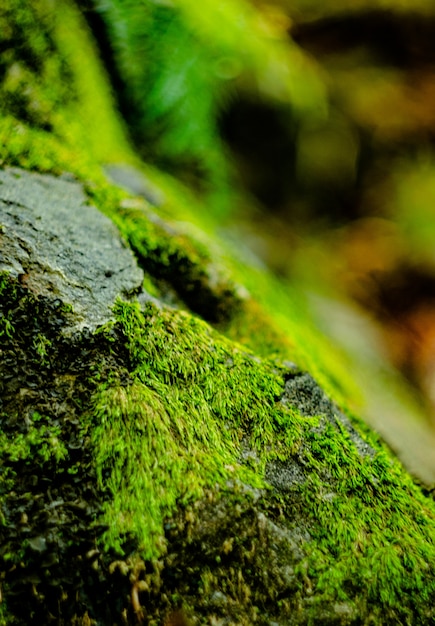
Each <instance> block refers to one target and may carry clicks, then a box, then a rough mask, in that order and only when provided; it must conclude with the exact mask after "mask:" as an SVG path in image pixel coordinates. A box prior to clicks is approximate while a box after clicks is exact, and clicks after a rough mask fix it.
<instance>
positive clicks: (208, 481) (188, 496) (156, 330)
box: [91, 302, 301, 557]
mask: <svg viewBox="0 0 435 626" xmlns="http://www.w3.org/2000/svg"><path fill="white" fill-rule="evenodd" d="M115 314H116V318H117V325H116V327H115V328H118V331H120V332H121V335H122V337H123V338H124V339H123V341H125V342H126V344H127V348H128V353H129V359H130V371H131V375H132V377H133V382H132V384H131V386H128V387H126V388H124V387H120V386H119V385H112V386H109V387H103V388H102V390H101V391H100V392H99V393H98V394H97V395H96V397H95V399H94V403H95V406H94V410H93V415H92V418H91V419H92V424H93V426H92V432H93V435H92V441H93V443H94V446H95V449H96V466H97V468H98V475H99V481H100V487H101V488H102V489H103V488H105V489H108V490H109V492H110V495H111V498H110V501H109V503H108V504H107V506H106V512H105V522H106V523H107V525H108V526H109V531H108V533H107V535H106V540H107V544H108V545H109V546H116V547H117V548H120V544H119V538H120V537H122V536H123V535H126V534H127V533H134V534H135V535H136V536H137V537H138V538H139V540H140V543H141V545H142V550H143V552H144V555H145V556H147V557H150V556H156V555H157V554H158V551H157V552H156V546H157V547H158V541H159V536H161V535H163V520H164V518H165V517H166V516H168V515H169V514H171V513H172V512H173V511H174V510H175V505H176V504H177V502H178V503H180V502H181V503H183V502H187V501H189V500H192V499H195V498H198V497H199V496H200V495H201V494H202V493H203V489H204V487H210V486H212V485H213V484H215V483H216V481H217V482H219V483H224V482H225V481H226V480H227V479H228V478H229V477H232V478H234V477H237V478H239V479H243V480H245V481H246V480H249V482H250V483H251V484H254V485H261V484H263V479H262V473H261V471H260V472H258V470H257V468H256V469H255V471H252V470H249V468H247V467H246V466H243V465H242V464H241V462H240V442H241V440H242V439H244V438H245V439H246V445H249V446H252V447H253V448H255V449H256V450H258V451H261V450H263V451H264V449H266V448H267V450H268V456H269V457H270V456H274V455H279V454H280V453H281V452H282V451H283V450H284V451H285V453H286V454H287V453H288V451H289V450H292V449H293V448H294V447H295V446H296V445H297V442H298V441H299V438H300V430H301V424H300V422H301V418H300V417H298V416H297V415H296V414H295V413H294V411H292V410H291V409H288V408H286V407H284V406H283V405H281V404H279V403H277V400H278V398H279V397H280V395H281V392H282V385H283V380H282V377H281V376H280V375H279V372H278V371H277V369H276V366H275V365H274V364H273V363H271V362H267V361H264V362H260V361H258V360H257V359H256V358H254V356H253V354H251V353H249V352H246V350H242V349H241V348H237V346H234V345H233V344H231V343H230V342H229V341H226V340H225V339H224V338H223V337H221V336H219V335H218V334H217V333H215V332H213V331H212V330H211V329H210V327H209V326H207V325H206V324H205V323H204V322H202V321H201V320H199V319H197V318H195V317H192V316H191V315H189V314H187V313H182V312H179V311H165V310H163V311H162V310H159V309H157V308H156V307H155V306H154V305H148V307H147V308H146V310H145V312H142V311H141V310H140V308H139V305H138V304H130V303H125V302H119V303H118V304H117V307H116V309H115ZM111 331H112V329H111ZM260 458H261V457H260ZM264 462H265V457H264V458H263V460H260V461H259V463H260V466H261V463H263V465H264ZM144 509H145V510H146V511H147V517H146V518H144V517H143V514H142V513H141V512H143V510H144ZM160 547H161V546H160Z"/></svg>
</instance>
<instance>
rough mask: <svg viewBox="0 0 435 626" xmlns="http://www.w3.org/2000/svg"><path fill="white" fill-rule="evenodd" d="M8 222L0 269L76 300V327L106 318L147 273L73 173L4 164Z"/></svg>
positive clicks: (3, 208)
mask: <svg viewBox="0 0 435 626" xmlns="http://www.w3.org/2000/svg"><path fill="white" fill-rule="evenodd" d="M0 224H1V236H0V271H5V272H8V273H9V274H11V275H12V276H13V277H15V278H19V279H20V281H21V282H22V283H23V284H25V285H26V286H27V288H28V289H30V290H31V291H32V292H33V293H35V294H36V295H44V296H47V297H49V298H50V299H53V300H56V299H58V300H60V301H62V302H63V303H66V304H70V305H71V306H72V308H73V311H74V326H75V327H76V328H78V327H85V326H86V327H88V328H89V329H91V330H93V329H95V328H96V327H97V326H100V325H101V324H104V323H105V322H107V321H108V320H109V319H110V318H111V307H112V306H113V304H114V302H115V300H116V298H117V297H118V296H122V297H123V298H127V299H128V298H130V297H131V296H132V295H134V294H138V293H139V292H140V291H141V288H142V281H143V272H142V270H141V269H140V268H139V267H138V265H137V263H136V260H135V258H134V256H133V253H132V252H131V250H130V249H129V248H128V247H127V245H126V244H125V242H124V241H123V240H122V238H121V236H120V234H119V232H118V231H117V228H116V226H115V225H114V224H113V222H111V221H110V220H109V218H107V217H106V216H105V215H103V214H102V213H101V212H100V211H98V210H97V209H96V208H95V207H93V206H92V205H90V204H89V202H88V199H87V197H86V195H85V193H84V191H83V187H82V185H80V184H79V183H78V182H76V181H75V180H71V179H70V178H69V177H67V176H62V177H55V176H51V175H48V174H37V173H34V172H26V171H25V170H21V169H18V168H8V169H5V170H3V171H0Z"/></svg>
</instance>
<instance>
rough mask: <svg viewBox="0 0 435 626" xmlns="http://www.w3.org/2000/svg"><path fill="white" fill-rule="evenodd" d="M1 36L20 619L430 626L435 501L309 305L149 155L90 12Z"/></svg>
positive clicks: (2, 438)
mask: <svg viewBox="0 0 435 626" xmlns="http://www.w3.org/2000/svg"><path fill="white" fill-rule="evenodd" d="M0 26H1V29H0V32H1V33H2V34H3V43H2V47H1V53H0V64H1V66H2V68H3V70H4V74H3V76H4V79H3V82H2V85H1V94H2V96H3V97H2V99H1V101H0V102H1V108H0V137H1V140H2V141H1V146H2V147H1V164H2V167H3V168H4V171H2V172H0V178H1V183H2V184H1V188H0V224H1V225H2V232H1V234H0V237H2V241H3V244H2V246H3V247H0V250H2V253H3V257H4V258H3V260H2V269H3V273H2V275H1V282H0V342H1V351H0V377H1V378H0V380H1V413H0V418H1V422H0V468H1V473H0V585H1V598H2V601H1V603H0V624H2V625H3V624H5V625H6V624H41V623H55V624H83V625H85V624H136V623H144V624H166V626H169V625H170V624H225V623H227V624H244V625H248V624H252V623H258V624H264V625H269V626H270V625H273V624H283V625H284V624H295V625H296V624H431V623H433V621H434V619H435V615H434V609H433V606H434V598H435V546H434V541H433V537H434V536H435V535H434V533H435V506H434V504H433V500H432V499H431V498H430V497H429V496H428V495H427V494H425V493H423V491H422V490H421V489H420V488H419V487H418V486H417V485H416V484H415V483H414V482H413V480H412V479H411V477H410V476H409V475H408V474H407V472H406V471H405V470H404V469H403V467H402V466H401V464H400V463H399V462H398V461H397V460H396V459H395V458H394V457H393V456H392V455H391V453H390V452H389V451H388V450H387V449H386V447H385V446H384V445H383V444H382V442H380V441H379V439H378V437H377V436H376V434H374V433H372V432H371V431H370V430H369V429H368V428H367V427H366V426H364V424H362V423H361V422H360V421H359V420H358V419H357V418H356V417H355V416H354V415H353V414H352V412H351V411H350V410H349V408H348V407H349V406H350V404H351V397H350V390H351V389H352V387H351V385H350V384H349V383H348V378H347V376H346V368H345V367H344V366H342V365H340V364H339V362H338V361H337V357H336V355H335V354H333V351H332V349H331V348H330V347H327V344H326V343H325V342H324V341H323V340H322V339H321V338H320V337H319V336H318V334H317V333H316V332H313V331H312V330H311V329H310V327H309V322H308V320H307V319H306V317H305V316H304V314H303V312H302V313H301V312H299V313H298V306H297V302H296V300H297V297H296V296H295V297H294V298H293V299H291V298H289V297H288V296H285V295H284V294H281V293H280V292H279V290H278V288H277V286H276V283H275V282H274V281H273V279H272V278H271V277H269V276H268V275H267V274H265V273H264V272H262V271H260V270H258V269H256V268H255V267H250V266H248V265H247V264H245V265H246V266H245V267H242V263H241V261H240V256H239V258H233V259H229V258H228V254H227V251H226V249H225V247H224V246H223V245H222V244H221V243H220V242H219V240H218V237H217V236H214V235H213V234H210V233H211V228H209V232H208V234H206V232H205V231H207V226H209V224H207V221H206V219H205V218H204V216H203V215H202V216H201V215H200V214H199V215H198V216H197V218H196V222H197V223H201V225H202V226H203V228H202V229H199V228H198V227H193V226H192V225H191V224H190V223H189V220H191V219H192V218H193V216H194V214H195V206H196V205H195V201H194V200H193V199H192V198H191V197H190V195H189V193H188V192H186V191H185V190H183V189H181V188H180V187H179V186H178V185H177V184H176V183H175V182H173V181H170V180H169V179H168V178H167V177H166V176H165V175H164V174H163V173H158V172H153V171H152V170H151V169H149V168H146V166H145V165H144V164H142V163H140V162H139V161H138V160H137V159H136V157H135V155H134V154H133V153H132V152H131V150H130V148H129V146H128V142H127V140H126V139H125V136H124V134H123V129H122V124H121V123H120V122H119V120H118V118H117V115H116V113H115V111H114V108H113V106H112V103H111V96H110V90H109V88H108V87H107V84H106V81H105V77H104V72H103V70H102V69H101V67H100V65H99V62H98V59H97V56H96V53H95V50H94V46H93V43H92V40H91V39H90V37H89V34H88V32H87V30H86V25H85V23H84V22H83V20H82V17H81V15H80V12H79V11H78V10H77V8H76V7H75V6H74V5H73V4H72V3H70V2H68V1H67V0H62V2H60V3H56V8H55V10H54V9H53V6H52V3H51V2H49V0H32V2H29V3H27V4H25V5H23V4H22V3H21V2H19V1H16V2H15V1H13V0H9V1H8V2H7V4H6V7H5V10H4V11H3V13H2V14H1V15H0ZM66 84H67V87H66V86H65V85H66ZM26 85H27V87H26ZM104 162H112V163H113V162H123V163H129V164H130V165H132V164H134V165H135V166H136V168H137V172H138V174H137V175H138V176H139V177H140V176H142V177H146V178H143V180H144V181H145V183H144V189H145V191H144V193H143V194H142V195H137V196H135V195H134V194H132V193H129V192H128V191H127V190H125V189H121V188H120V187H117V186H116V185H115V184H113V183H111V182H110V181H109V179H108V178H107V176H106V174H105V171H104V169H103V167H102V166H103V165H104ZM10 166H15V167H16V166H19V167H20V168H21V169H20V170H18V169H14V170H11V169H9V167H10ZM23 170H25V171H23ZM29 170H38V173H37V174H34V173H28V171H29ZM41 172H42V173H43V174H42V173H41ZM65 173H69V177H65ZM53 175H58V176H59V175H60V176H59V178H54V177H53ZM150 188H151V189H153V190H154V191H153V193H151V194H150V193H149V191H148V190H149V189H150ZM38 189H39V190H40V191H39V192H38V191H37V190H38ZM68 190H69V191H68ZM139 192H140V193H142V192H141V191H140V189H139ZM156 194H157V195H156ZM156 198H158V201H156ZM153 203H154V204H153ZM42 205H44V206H45V205H47V206H49V207H50V206H51V208H50V209H49V212H48V213H47V214H46V217H45V218H42V217H41V213H40V211H42V209H43V208H44V207H43V206H42ZM156 205H157V206H156ZM56 207H58V210H55V208H56ZM71 212H74V213H76V215H75V216H74V228H72V226H71V224H72V223H73V216H71V215H68V213H71ZM101 213H104V214H105V215H106V217H103V216H102V215H101ZM47 216H49V218H48V217H47ZM78 216H80V219H79V220H77V217H78ZM107 217H109V218H110V219H111V220H112V222H113V224H114V225H116V227H117V230H116V228H115V226H113V225H112V224H110V222H109V221H108V220H107ZM41 219H45V220H46V222H45V224H44V228H42V227H41V224H42V222H41ZM97 224H101V231H100V226H96V225H97ZM91 225H93V227H94V229H95V230H92V229H91ZM92 233H95V234H92ZM109 233H110V234H109ZM100 234H101V237H100ZM44 238H45V239H44ZM49 239H50V248H49V253H48V244H47V246H46V245H45V244H44V243H43V242H44V241H48V240H49ZM97 239H98V241H97ZM38 241H39V242H40V244H41V242H42V244H41V246H40V247H41V249H40V250H38V246H37V242H38ZM73 241H74V245H72V242H73ZM94 241H95V245H94ZM80 244H81V245H82V247H80ZM87 249H89V257H90V259H87V265H86V263H85V262H84V261H83V257H84V256H86V251H87ZM46 252H47V254H44V253H46ZM96 253H97V256H96V257H93V256H92V255H95V254H96ZM42 259H43V260H42ZM92 259H93V260H92ZM89 261H90V263H89ZM78 267H82V268H85V269H84V273H83V276H82V277H80V274H79V273H77V271H76V270H77V268H78ZM117 277H118V278H119V277H121V278H122V280H121V282H116V280H115V279H116V278H117ZM104 279H106V281H107V284H105V280H104ZM112 279H113V280H112ZM263 286H264V289H263ZM246 287H247V288H248V289H246ZM262 290H263V293H266V295H267V298H266V300H267V299H268V300H269V306H267V303H266V304H263V303H262V302H260V301H258V300H257V299H256V298H254V297H253V296H252V293H253V292H255V291H256V292H258V293H260V292H261V291H262ZM81 291H83V292H86V297H84V298H80V295H79V294H80V292H81ZM283 311H285V313H286V316H285V317H284V315H283ZM293 362H296V363H297V365H295V364H294V363H293ZM306 369H309V370H310V374H308V373H306V372H305V370H306ZM316 381H317V382H316ZM319 383H320V384H319Z"/></svg>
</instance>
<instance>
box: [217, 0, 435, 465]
mask: <svg viewBox="0 0 435 626" xmlns="http://www.w3.org/2000/svg"><path fill="white" fill-rule="evenodd" d="M296 4H297V7H298V8H297V10H292V9H291V7H287V6H286V3H285V2H281V3H277V4H274V5H273V7H274V13H273V15H274V19H275V21H276V23H278V24H281V25H286V26H285V27H286V28H287V32H288V36H289V37H291V38H292V39H293V40H294V41H295V42H296V43H297V44H298V45H299V46H300V47H301V48H302V49H303V50H304V51H305V52H306V53H307V54H309V55H311V56H312V57H313V58H314V60H315V62H316V63H317V64H318V65H319V66H320V69H321V71H322V72H323V75H324V80H325V83H326V85H327V88H328V93H329V111H328V113H327V114H326V115H325V116H323V118H316V119H312V118H310V117H309V116H307V117H306V119H304V118H302V119H301V118H297V117H296V116H293V115H292V112H291V110H289V108H288V107H284V106H281V105H280V104H279V103H277V104H274V103H271V102H270V101H267V100H266V99H264V100H262V98H261V97H253V96H252V97H239V98H237V99H235V100H234V102H233V104H232V105H231V106H230V107H229V109H228V111H227V112H226V114H225V115H224V116H223V119H222V122H221V131H222V135H223V137H224V138H225V141H226V142H227V144H228V146H229V147H230V150H231V155H232V158H233V160H234V161H235V163H236V165H237V171H238V176H239V177H240V180H241V182H242V183H243V185H244V186H246V187H247V188H248V189H249V190H250V192H251V193H252V194H253V196H254V197H255V198H256V200H257V202H258V207H257V213H256V214H255V215H254V217H252V214H251V217H250V222H249V225H247V223H245V228H246V232H247V236H248V237H251V239H252V242H253V247H254V249H255V251H256V252H257V253H258V254H259V256H261V257H262V258H263V259H264V260H265V261H266V262H267V263H268V264H269V265H270V266H271V267H273V269H274V270H275V271H276V272H277V273H278V274H279V275H281V276H283V277H284V278H291V279H292V280H298V279H300V280H301V283H303V284H308V285H309V289H310V290H313V291H316V292H318V293H320V294H327V296H328V298H329V297H333V298H336V299H337V301H338V300H340V301H344V300H345V301H347V302H350V303H351V304H352V307H355V310H358V311H359V312H360V313H361V315H363V316H364V317H365V319H366V320H368V321H369V323H370V324H371V325H373V326H374V327H375V328H376V333H377V334H378V335H377V336H379V337H380V338H381V339H380V342H381V344H382V346H381V351H382V352H383V354H385V355H387V359H388V360H389V362H390V363H391V365H392V366H394V367H395V368H397V369H398V370H399V371H400V373H401V375H403V377H404V379H405V380H406V381H407V382H408V383H409V384H410V386H411V387H412V389H413V390H414V392H415V394H416V396H417V398H418V402H419V403H420V405H421V407H423V410H424V412H425V414H426V415H427V423H428V424H432V427H433V429H434V431H435V7H432V8H431V7H430V5H429V3H427V7H426V10H424V11H423V10H417V8H415V9H413V8H412V7H411V9H410V10H408V11H406V10H404V9H403V8H402V9H401V10H395V8H394V7H392V8H391V9H389V10H386V9H383V8H382V9H381V8H377V6H376V5H377V3H376V2H371V3H366V4H367V6H365V4H364V2H360V3H359V5H360V7H361V8H360V9H357V8H353V9H352V10H348V11H343V10H339V9H337V10H336V11H334V4H335V3H334V2H332V3H331V5H330V6H329V5H328V8H323V9H322V10H321V11H317V13H316V11H308V10H306V11H305V10H304V2H302V1H301V2H299V3H296ZM307 4H310V3H307ZM314 4H315V3H311V5H313V6H314ZM337 4H338V5H339V3H337ZM268 6H269V12H270V6H271V5H270V3H268ZM292 6H294V3H293V4H292ZM280 15H281V18H280V17H279V16H280ZM286 20H287V21H286ZM241 219H242V221H243V211H242V212H241ZM434 455H435V451H434Z"/></svg>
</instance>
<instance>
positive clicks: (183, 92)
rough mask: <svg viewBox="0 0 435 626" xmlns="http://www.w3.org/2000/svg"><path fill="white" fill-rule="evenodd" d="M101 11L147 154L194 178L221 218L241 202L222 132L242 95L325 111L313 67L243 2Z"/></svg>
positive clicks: (105, 7)
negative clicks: (228, 110)
mask: <svg viewBox="0 0 435 626" xmlns="http://www.w3.org/2000/svg"><path fill="white" fill-rule="evenodd" d="M96 5H97V7H98V8H99V10H100V11H101V12H102V14H103V16H104V18H105V20H106V23H107V25H108V27H109V31H110V33H111V36H112V40H113V42H114V46H115V51H116V53H117V54H116V58H117V61H118V64H119V70H120V74H121V76H122V79H123V80H124V81H125V84H126V97H127V100H128V102H129V107H132V112H131V111H130V119H129V121H130V124H131V126H132V127H133V131H134V132H133V134H134V136H135V139H136V142H137V143H138V144H139V146H140V147H141V149H142V153H143V154H144V155H145V156H146V157H147V158H151V159H156V160H157V162H158V163H160V164H163V165H164V166H166V167H168V166H169V167H171V168H173V169H174V170H175V171H176V172H177V173H178V175H181V176H183V174H184V175H185V178H186V179H187V180H188V181H190V182H191V183H192V176H193V178H194V181H193V182H194V186H198V185H199V188H200V189H201V188H202V187H205V189H204V188H203V189H202V191H205V192H206V197H207V200H208V205H209V209H211V210H214V211H216V212H217V213H218V214H219V213H222V212H223V211H225V210H226V211H228V209H229V208H230V205H229V201H230V200H231V199H232V200H234V197H231V196H230V197H228V194H229V192H230V187H229V185H230V179H231V167H229V164H228V160H229V157H228V155H227V154H226V150H225V148H224V146H223V143H222V141H221V139H220V136H219V131H218V123H219V117H220V114H221V112H222V110H224V109H225V106H226V104H227V102H228V101H229V100H230V99H231V98H232V96H233V95H234V94H235V93H236V92H237V90H238V89H246V88H247V89H248V90H250V91H251V92H254V93H255V94H256V97H260V98H266V99H267V98H272V99H273V100H274V101H279V102H283V103H287V104H291V105H292V106H293V107H295V108H296V109H297V110H299V111H300V110H306V109H309V110H310V112H311V114H315V115H317V114H319V113H320V112H321V111H322V109H323V107H324V93H323V86H322V83H321V81H320V80H319V78H318V76H317V75H316V72H315V69H314V67H313V66H311V64H310V63H309V61H308V60H307V59H306V58H305V57H304V55H303V54H302V53H301V51H300V50H298V49H297V47H296V46H294V45H292V44H291V41H290V40H288V41H285V38H284V37H283V36H282V34H279V33H277V32H272V31H270V29H269V30H268V25H267V23H266V22H265V20H264V18H263V16H262V14H261V13H259V12H257V11H256V10H255V9H254V8H253V6H252V5H250V4H249V3H247V2H244V1H243V0H234V1H232V2H228V1H226V2H219V3H215V2H205V3H201V5H198V4H197V3H196V2H193V1H192V0H180V1H177V2H175V3H174V4H172V3H171V4H165V3H162V4H161V3H155V2H152V1H151V0H129V1H128V2H125V1H123V0H122V1H121V0H97V2H96ZM126 111H127V116H128V115H129V113H128V108H127V109H126Z"/></svg>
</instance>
